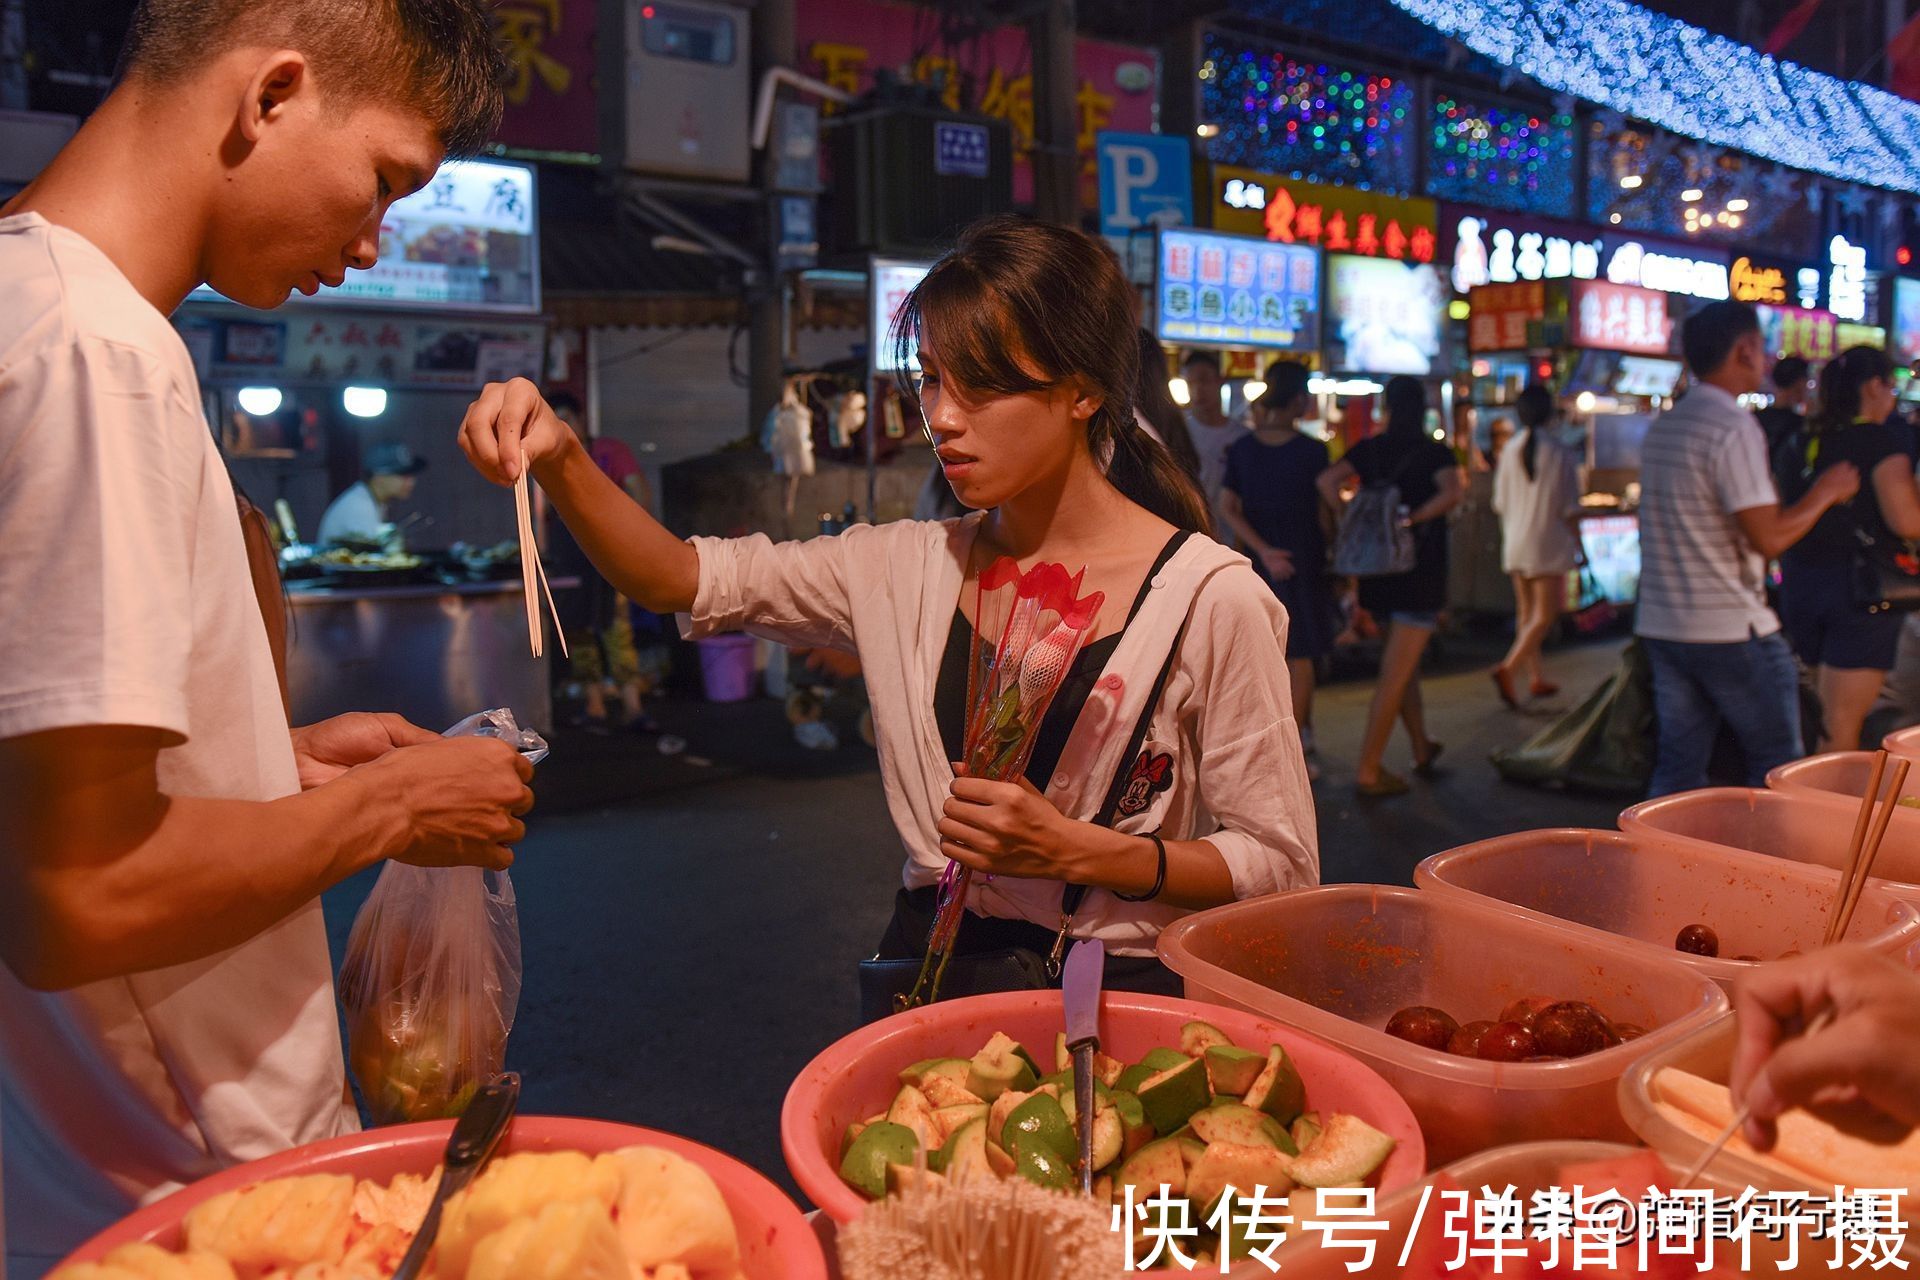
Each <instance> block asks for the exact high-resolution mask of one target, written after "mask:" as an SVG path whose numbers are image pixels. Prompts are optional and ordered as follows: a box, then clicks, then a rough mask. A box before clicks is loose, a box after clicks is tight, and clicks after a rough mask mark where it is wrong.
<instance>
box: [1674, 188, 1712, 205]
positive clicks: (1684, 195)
mask: <svg viewBox="0 0 1920 1280" xmlns="http://www.w3.org/2000/svg"><path fill="white" fill-rule="evenodd" d="M1706 195H1707V193H1706V192H1704V191H1702V190H1701V189H1700V188H1698V187H1688V188H1687V189H1686V190H1685V191H1682V192H1681V193H1680V198H1681V199H1682V200H1684V201H1685V202H1686V203H1688V204H1692V203H1693V202H1694V201H1696V200H1704V199H1705V198H1706Z"/></svg>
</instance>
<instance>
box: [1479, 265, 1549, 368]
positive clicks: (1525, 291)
mask: <svg viewBox="0 0 1920 1280" xmlns="http://www.w3.org/2000/svg"><path fill="white" fill-rule="evenodd" d="M1467 297H1468V300H1469V301H1470V302H1471V303H1472V306H1473V314H1472V315H1471V316H1470V317H1469V319H1468V321H1467V350H1469V351H1475V352H1479V351H1525V350H1527V349H1528V348H1529V347H1531V346H1532V345H1533V343H1532V341H1531V339H1530V337H1529V335H1528V332H1527V330H1528V326H1529V325H1537V324H1541V323H1543V322H1544V321H1545V320H1546V318H1547V290H1546V286H1545V285H1542V284H1540V283H1539V282H1537V281H1526V282H1522V283H1520V284H1483V285H1480V286H1478V287H1477V288H1475V289H1474V290H1473V291H1472V292H1471V293H1469V294H1468V295H1467Z"/></svg>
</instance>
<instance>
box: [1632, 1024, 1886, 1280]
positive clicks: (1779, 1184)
mask: <svg viewBox="0 0 1920 1280" xmlns="http://www.w3.org/2000/svg"><path fill="white" fill-rule="evenodd" d="M1737 1026H1738V1024H1737V1022H1736V1020H1735V1019H1734V1017H1733V1015H1732V1014H1728V1015H1727V1016H1726V1017H1724V1018H1717V1019H1715V1020H1714V1021H1712V1022H1710V1023H1708V1024H1707V1025H1706V1026H1704V1027H1701V1028H1698V1029H1696V1030H1694V1031H1692V1032H1689V1033H1688V1034H1686V1035H1684V1036H1681V1037H1679V1038H1677V1039H1674V1040H1670V1041H1668V1042H1667V1043H1666V1044H1663V1045H1660V1046H1659V1047H1658V1048H1655V1049H1653V1050H1651V1051H1650V1052H1648V1053H1647V1054H1645V1055H1644V1056H1643V1057H1641V1058H1640V1060H1639V1061H1637V1062H1635V1063H1634V1064H1633V1067H1632V1069H1631V1070H1629V1071H1628V1072H1627V1073H1626V1075H1624V1076H1622V1077H1621V1078H1620V1112H1621V1114H1622V1115H1624V1116H1625V1117H1626V1118H1627V1123H1628V1124H1630V1125H1632V1126H1633V1131H1634V1132H1635V1133H1636V1134H1638V1135H1639V1136H1640V1139H1641V1140H1642V1141H1643V1142H1645V1143H1646V1144H1647V1145H1648V1146H1650V1147H1652V1148H1653V1149H1654V1150H1655V1151H1658V1152H1659V1153H1660V1155H1661V1156H1662V1157H1663V1158H1664V1159H1665V1160H1666V1161H1667V1163H1668V1164H1670V1165H1673V1166H1674V1167H1675V1168H1680V1169H1684V1168H1690V1167H1692V1166H1693V1164H1694V1163H1695V1162H1696V1161H1698V1160H1699V1159H1700V1157H1701V1156H1703V1155H1705V1154H1706V1150H1707V1147H1708V1145H1709V1140H1707V1139H1703V1138H1701V1137H1699V1136H1697V1135H1696V1134H1694V1133H1692V1132H1691V1131H1689V1130H1687V1129H1684V1128H1682V1127H1680V1126H1679V1125H1677V1124H1675V1123H1674V1122H1673V1121H1672V1120H1669V1119H1668V1118H1667V1117H1666V1116H1665V1115H1663V1114H1661V1112H1660V1109H1659V1107H1658V1106H1656V1105H1655V1103H1654V1099H1655V1097H1656V1096H1658V1095H1657V1094H1656V1092H1655V1089H1654V1083H1653V1082H1654V1077H1655V1076H1657V1075H1659V1074H1660V1072H1661V1071H1662V1070H1664V1069H1666V1068H1667V1067H1677V1068H1678V1069H1680V1070H1682V1071H1686V1072H1691V1073H1692V1074H1693V1075H1696V1076H1700V1077H1701V1078H1702V1079H1706V1080H1711V1081H1713V1082H1714V1083H1716V1084H1725V1083H1726V1082H1727V1078H1728V1075H1729V1074H1730V1072H1729V1065H1730V1064H1731V1062H1732V1060H1733V1045H1734V1038H1735V1034H1736V1031H1737ZM1706 1172H1707V1173H1708V1174H1709V1175H1710V1176H1711V1177H1713V1178H1714V1179H1715V1180H1716V1181H1718V1182H1722V1183H1733V1184H1736V1185H1738V1186H1743V1187H1745V1186H1752V1187H1755V1188H1758V1189H1759V1190H1761V1191H1811V1192H1813V1193H1815V1194H1817V1195H1822V1196H1830V1195H1832V1194H1833V1187H1832V1186H1830V1185H1815V1183H1814V1182H1813V1181H1812V1180H1811V1179H1808V1180H1806V1181H1800V1180H1798V1179H1795V1178H1792V1177H1790V1176H1788V1175H1787V1174H1785V1173H1784V1172H1782V1171H1781V1170H1779V1169H1775V1168H1773V1167H1771V1166H1768V1165H1762V1164H1756V1163H1755V1162H1753V1161H1752V1160H1749V1159H1746V1158H1745V1157H1743V1156H1741V1155H1740V1154H1739V1153H1737V1152H1733V1151H1726V1150H1722V1151H1721V1152H1720V1153H1719V1154H1717V1155H1715V1156H1714V1158H1713V1159H1712V1160H1711V1161H1709V1162H1708V1164H1707V1167H1706ZM1864 1172H1865V1173H1866V1174H1867V1175H1868V1176H1871V1175H1872V1173H1873V1171H1872V1170H1866V1171H1864ZM1914 1190H1916V1189H1911V1188H1910V1189H1909V1194H1911V1193H1912V1192H1913V1191H1914ZM1907 1216H1908V1218H1909V1220H1911V1218H1912V1213H1911V1212H1910V1211H1909V1213H1908V1214H1907ZM1901 1256H1902V1257H1904V1258H1908V1259H1913V1260H1920V1235H1913V1236H1911V1237H1910V1239H1909V1240H1908V1242H1907V1245H1906V1247H1905V1248H1903V1249H1902V1250H1901ZM1886 1274H1893V1273H1892V1272H1891V1271H1888V1272H1887V1273H1886Z"/></svg>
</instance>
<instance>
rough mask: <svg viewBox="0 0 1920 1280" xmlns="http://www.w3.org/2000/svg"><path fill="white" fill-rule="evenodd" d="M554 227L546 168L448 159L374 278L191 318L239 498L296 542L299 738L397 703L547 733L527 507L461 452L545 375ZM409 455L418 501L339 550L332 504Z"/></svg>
mask: <svg viewBox="0 0 1920 1280" xmlns="http://www.w3.org/2000/svg"><path fill="white" fill-rule="evenodd" d="M537 227H538V220H537V209H536V197H535V172H534V170H533V168H532V167H531V166H528V165H524V164H517V163H508V162H504V161H495V160H475V161H454V162H449V163H448V164H446V165H443V166H442V167H441V169H440V171H439V172H438V174H436V176H435V177H434V179H433V181H432V182H430V183H429V184H428V185H427V186H426V187H425V188H424V189H422V190H421V191H419V192H417V193H415V194H414V195H412V196H409V197H407V198H405V199H403V200H397V201H395V202H394V204H393V205H392V207H391V208H390V209H389V211H388V214H387V217H386V220H385V221H384V222H383V223H382V225H381V229H380V261H379V264H378V265H377V266H375V267H374V268H372V269H371V270H368V271H356V272H352V273H350V274H349V276H348V278H347V282H346V283H345V284H344V285H342V286H341V287H339V288H337V289H324V290H322V291H320V292H319V293H317V294H315V295H314V296H313V297H311V298H296V299H294V300H293V301H291V302H290V303H288V305H286V306H285V307H283V308H281V309H280V310H278V311H274V312H271V313H268V312H258V311H252V310H249V309H246V308H243V307H239V306H236V305H234V304H233V303H230V302H228V301H226V300H225V299H224V298H221V297H220V296H219V295H218V294H216V293H214V292H212V291H211V290H209V289H206V288H202V289H199V290H196V291H195V292H194V294H193V295H192V296H190V297H189V299H188V301H187V303H186V305H185V306H183V307H182V308H181V311H180V313H179V314H178V315H177V316H176V318H175V324H176V326H177V327H178V329H179V330H180V333H181V335H182V337H183V339H184V340H185V342H186V344H187V348H188V350H189V351H190V352H191V353H192V355H193V358H194V362H195V365H196V368H197V370H198V372H199V374H200V379H201V385H202V390H203V394H204V395H205V398H206V401H207V406H206V407H207V414H208V418H209V420H210V421H212V422H213V423H214V424H216V431H217V433H218V435H219V438H220V442H221V447H222V452H223V454H224V455H225V457H226V459H227V462H228V466H229V468H230V470H231V472H232V474H233V477H234V482H235V484H236V486H237V487H238V488H239V489H240V490H241V491H242V492H243V493H244V494H245V495H246V496H247V497H248V498H249V499H250V500H251V501H252V502H254V504H255V505H257V506H259V507H260V508H261V509H262V510H264V511H266V512H268V513H269V515H270V517H272V519H271V524H272V526H273V528H274V531H275V533H276V535H277V538H278V540H279V542H280V548H281V568H282V572H283V575H284V577H285V580H286V583H287V598H288V601H289V604H290V607H291V609H292V612H293V626H292V628H291V632H290V649H291V652H290V654H289V659H288V661H289V672H288V678H289V684H290V686H291V688H290V693H291V697H292V701H293V714H294V719H295V722H296V723H306V722H310V721H313V720H318V719H322V718H324V717H326V716H329V715H333V714H335V713H338V712H341V711H347V710H353V709H358V708H366V707H381V708H387V709H392V710H396V711H400V712H402V713H403V714H406V715H407V716H409V717H410V718H412V719H414V720H416V721H418V722H419V723H423V724H430V725H446V724H451V723H453V722H454V721H455V720H458V719H460V718H461V717H462V716H464V715H466V714H467V713H468V712H470V711H471V710H472V709H473V708H474V707H476V706H490V705H498V704H501V703H503V702H504V703H510V704H511V705H513V706H514V707H515V708H517V709H519V710H520V712H521V714H522V716H523V718H524V719H525V720H526V722H527V723H529V724H530V725H534V726H536V727H540V728H545V727H547V726H548V724H549V719H550V714H549V705H550V700H549V696H548V693H547V684H548V681H547V675H546V665H545V663H543V662H537V661H535V660H534V659H533V658H532V657H531V656H530V655H529V654H528V652H527V648H526V644H525V639H526V637H525V621H524V617H523V616H522V613H521V605H520V568H519V549H518V544H517V542H515V541H514V540H513V533H514V514H513V503H512V502H511V501H510V500H509V499H508V498H507V497H506V495H504V494H503V493H502V492H501V491H500V490H498V489H495V488H494V487H493V486H492V485H489V484H487V483H486V482H485V481H484V480H482V479H481V478H480V477H479V476H477V475H475V474H474V473H473V471H472V469H471V468H470V467H468V466H467V465H466V463H465V461H464V460H463V459H462V458H461V456H460V453H459V450H458V447H457V444H456V442H455V439H454V427H455V426H457V424H458V423H459V421H460V419H461V417H462V415H463V414H464V413H465V412H466V408H467V405H468V404H469V402H470V401H471V400H472V398H473V396H474V394H475V393H476V392H477V391H478V390H479V388H480V387H481V386H482V385H483V384H484V383H487V382H491V381H501V380H505V379H509V378H514V377H526V378H531V379H535V380H538V379H540V378H541V376H542V374H543V372H544V368H545V354H546V327H545V322H544V321H543V320H542V319H541V318H540V315H539V311H540V291H539V245H538V232H537ZM395 447H400V448H402V449H403V450H404V452H405V453H407V454H408V455H410V456H412V457H415V458H417V459H419V462H420V464H424V469H423V470H420V472H419V475H418V477H417V488H411V489H410V497H408V498H407V499H404V500H400V501H396V502H394V503H393V504H391V505H390V506H389V507H388V509H387V510H386V511H385V512H384V521H383V523H381V524H380V525H378V526H376V527H375V528H373V529H369V530H365V531H362V532H359V533H356V534H354V535H353V536H350V537H346V538H343V539H340V540H337V541H335V542H333V543H331V544H327V545H322V544H321V543H320V542H319V538H318V533H319V528H320V524H321V514H322V512H323V511H324V510H325V509H326V508H327V506H328V504H329V502H330V501H331V500H332V499H333V498H334V497H335V496H336V495H338V494H340V493H341V492H342V491H343V490H346V489H348V488H349V487H350V486H352V485H354V484H355V483H356V482H358V481H360V480H362V478H363V475H364V474H365V468H366V467H367V465H368V458H369V457H370V456H372V455H377V454H378V453H379V452H380V451H381V450H383V449H389V450H390V449H393V448H395ZM568 583H569V584H570V583H571V580H568ZM554 585H555V589H556V590H560V589H565V588H564V586H563V584H561V583H556V584H554ZM516 637H517V638H516Z"/></svg>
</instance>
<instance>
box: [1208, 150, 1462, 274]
mask: <svg viewBox="0 0 1920 1280" xmlns="http://www.w3.org/2000/svg"><path fill="white" fill-rule="evenodd" d="M1213 193H1214V202H1213V225H1214V227H1215V228H1216V229H1218V230H1221V231H1227V232H1232V233H1234V234H1236V235H1249V236H1264V237H1265V238H1266V239H1268V240H1272V241H1274V242H1276V243H1279V244H1304V245H1311V246H1313V247H1315V248H1320V249H1324V250H1326V251H1327V252H1328V253H1350V254H1354V255H1356V256H1359V257H1366V258H1393V259H1396V260H1398V261H1401V262H1432V261H1433V260H1434V258H1435V257H1436V256H1437V255H1438V251H1439V236H1438V235H1437V227H1438V221H1437V220H1438V216H1439V206H1437V205H1436V204H1434V202H1433V201H1431V200H1408V199H1403V198H1401V197H1399V196H1389V195H1382V194H1380V193H1378V192H1374V191H1361V190H1359V189H1357V188H1353V187H1330V186H1326V185H1324V184H1321V183H1317V182H1299V181H1295V180H1293V179H1290V178H1282V177H1279V176H1277V175H1275V174H1271V173H1260V172H1258V171H1257V170H1254V169H1238V168H1234V167H1232V166H1230V165H1215V166H1214V167H1213Z"/></svg>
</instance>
